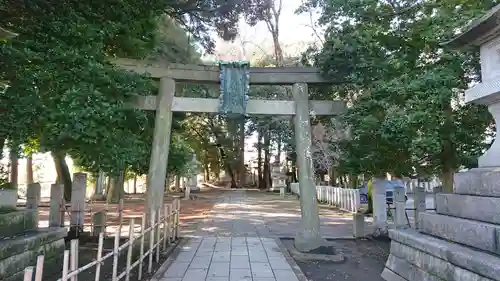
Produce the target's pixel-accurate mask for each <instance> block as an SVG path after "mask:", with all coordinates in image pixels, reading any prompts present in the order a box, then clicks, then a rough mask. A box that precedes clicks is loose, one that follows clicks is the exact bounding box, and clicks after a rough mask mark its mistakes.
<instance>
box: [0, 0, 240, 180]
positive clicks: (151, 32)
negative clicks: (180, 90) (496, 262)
mask: <svg viewBox="0 0 500 281" xmlns="http://www.w3.org/2000/svg"><path fill="white" fill-rule="evenodd" d="M61 4H63V5H61ZM54 7H58V8H57V9H54ZM228 8H237V10H238V11H241V10H240V9H239V7H237V5H235V4H232V3H227V2H225V1H219V0H206V1H197V2H196V3H192V2H185V1H168V2H164V1H119V2H116V1H111V2H110V1H104V2H102V1H101V2H95V1H83V2H82V1H74V0H67V1H64V3H61V2H60V1H59V2H58V1H54V0H49V1H41V0H33V1H29V5H28V4H26V3H24V2H18V1H12V0H5V1H3V2H2V4H1V5H0V26H2V27H7V28H9V29H10V30H12V31H15V32H16V33H19V36H18V37H16V38H13V39H11V40H9V41H8V42H6V41H2V42H1V43H0V61H2V64H1V65H0V81H2V91H0V100H1V106H0V118H1V120H2V126H1V128H0V138H1V139H2V140H5V139H6V138H7V139H9V140H10V141H12V142H14V143H21V144H22V143H24V144H25V145H24V147H25V152H26V153H28V154H31V153H33V152H36V151H39V150H40V151H52V152H53V153H54V154H57V155H66V154H68V155H70V156H71V157H72V158H73V159H74V161H75V163H76V164H77V165H78V166H80V167H83V169H84V170H86V171H89V172H92V173H97V172H98V171H104V172H106V173H108V174H111V175H114V176H117V175H119V173H120V172H121V171H124V170H131V171H134V172H136V173H139V174H143V173H146V172H147V170H148V165H149V156H150V153H151V152H150V151H151V141H152V135H153V128H154V113H153V112H146V111H141V110H124V107H123V105H124V102H125V101H126V100H127V99H128V98H129V97H130V96H132V95H136V94H139V95H149V94H154V93H155V92H156V90H157V89H156V85H155V84H154V83H153V82H152V81H150V80H149V79H148V78H147V77H141V76H140V75H136V74H133V73H130V72H125V71H122V70H119V69H116V68H115V67H113V66H112V65H110V64H109V63H108V62H107V58H109V57H114V56H118V57H129V58H142V57H149V58H151V59H157V60H163V61H167V62H184V63H193V62H197V61H198V60H199V58H200V54H199V52H197V48H196V47H195V44H201V46H203V47H206V48H207V50H208V51H210V50H211V48H212V47H213V41H212V38H210V37H209V36H208V32H209V31H211V30H217V31H218V32H219V33H220V34H224V36H225V38H228V39H230V38H233V37H234V35H235V34H236V31H237V24H236V22H237V19H238V14H237V12H234V11H232V10H231V9H228ZM186 15H188V16H190V18H191V22H190V25H183V24H184V23H185V22H184V20H185V19H186ZM179 23H180V24H179ZM221 23H224V24H221ZM186 30H188V32H189V33H190V34H191V35H190V36H189V37H192V38H189V37H188V36H187V34H186ZM4 89H5V90H4ZM189 90H192V89H190V88H189V87H186V91H189ZM179 121H180V120H179V119H178V118H177V119H175V120H174V125H173V127H174V128H173V130H174V131H175V132H174V135H175V134H182V132H181V131H180V127H179V126H178V125H177V124H178V123H179ZM190 151H191V150H190V148H189V147H188V146H187V145H185V144H178V143H176V142H175V140H173V141H172V146H171V149H170V157H169V159H170V161H169V172H172V173H177V172H180V171H182V169H183V167H184V166H185V164H186V162H187V161H188V160H190V159H191V157H190V156H191V155H190ZM188 154H189V157H188ZM62 159H63V158H62Z"/></svg>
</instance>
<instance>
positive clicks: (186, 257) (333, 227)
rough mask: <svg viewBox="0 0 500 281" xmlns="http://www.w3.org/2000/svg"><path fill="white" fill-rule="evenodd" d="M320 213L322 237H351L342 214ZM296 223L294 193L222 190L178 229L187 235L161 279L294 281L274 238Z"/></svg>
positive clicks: (297, 212)
mask: <svg viewBox="0 0 500 281" xmlns="http://www.w3.org/2000/svg"><path fill="white" fill-rule="evenodd" d="M183 203H184V204H189V201H186V202H183ZM320 218H321V232H322V235H323V236H324V237H342V236H344V237H345V236H352V220H351V217H350V216H349V215H348V214H345V213H342V212H338V211H334V210H325V209H321V211H320ZM299 227H300V205H299V200H297V198H296V197H295V196H287V197H285V198H282V197H280V196H279V195H277V194H270V193H263V192H258V191H245V190H228V191H227V192H225V196H222V197H221V198H220V202H219V203H217V204H215V205H214V208H213V209H212V210H211V212H210V214H209V215H208V216H207V218H206V219H204V220H203V222H201V223H198V224H193V225H190V226H187V227H184V228H182V229H181V236H182V237H188V238H190V240H189V241H187V243H186V244H185V245H183V247H182V249H181V250H180V252H179V253H178V255H177V256H176V257H175V258H173V260H172V263H171V264H170V265H169V267H168V269H167V270H166V271H165V273H164V274H163V278H162V279H161V281H298V280H299V279H298V277H297V276H296V274H295V272H294V270H293V269H292V268H295V270H297V266H296V265H295V264H294V262H293V261H290V258H289V256H288V258H287V254H284V253H283V252H282V250H281V248H280V247H279V245H278V244H281V242H280V241H279V240H277V239H278V238H279V237H294V236H295V233H296V232H297V230H298V229H299Z"/></svg>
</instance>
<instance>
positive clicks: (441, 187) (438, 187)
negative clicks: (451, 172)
mask: <svg viewBox="0 0 500 281" xmlns="http://www.w3.org/2000/svg"><path fill="white" fill-rule="evenodd" d="M433 191H434V210H437V206H436V202H437V195H438V194H439V193H442V192H443V186H442V185H437V186H435V187H434V189H433Z"/></svg>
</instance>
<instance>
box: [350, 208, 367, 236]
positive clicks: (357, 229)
mask: <svg viewBox="0 0 500 281" xmlns="http://www.w3.org/2000/svg"><path fill="white" fill-rule="evenodd" d="M352 221H353V224H354V225H353V230H354V233H353V234H354V238H362V237H365V215H364V214H363V213H354V214H353V215H352Z"/></svg>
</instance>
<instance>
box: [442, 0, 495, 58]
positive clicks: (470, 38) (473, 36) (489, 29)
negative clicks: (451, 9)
mask: <svg viewBox="0 0 500 281" xmlns="http://www.w3.org/2000/svg"><path fill="white" fill-rule="evenodd" d="M498 34H500V4H499V5H497V6H495V7H494V8H493V9H491V10H489V11H488V12H487V13H486V14H484V15H483V16H482V17H480V18H478V19H476V20H474V21H472V22H471V23H470V24H469V25H467V26H466V27H465V31H463V32H462V33H460V34H459V35H458V36H456V37H455V38H453V39H452V40H450V41H448V42H445V43H444V45H449V46H451V47H456V48H462V47H470V46H479V45H481V44H483V43H484V42H486V41H488V40H489V39H492V38H493V37H495V36H496V35H498Z"/></svg>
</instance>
